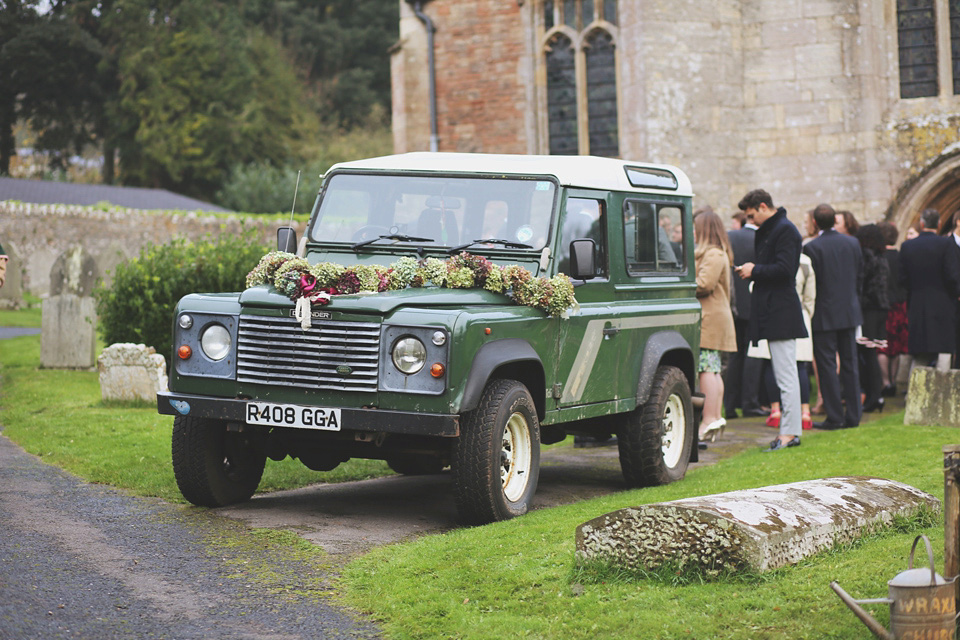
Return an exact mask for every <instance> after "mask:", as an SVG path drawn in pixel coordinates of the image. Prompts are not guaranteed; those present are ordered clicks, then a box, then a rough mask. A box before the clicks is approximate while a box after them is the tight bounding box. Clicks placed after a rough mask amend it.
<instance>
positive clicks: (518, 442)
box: [500, 413, 533, 502]
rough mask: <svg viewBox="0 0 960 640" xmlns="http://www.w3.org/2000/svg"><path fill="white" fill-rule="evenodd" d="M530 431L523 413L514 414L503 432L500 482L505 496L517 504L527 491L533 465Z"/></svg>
mask: <svg viewBox="0 0 960 640" xmlns="http://www.w3.org/2000/svg"><path fill="white" fill-rule="evenodd" d="M532 457H533V456H532V447H531V445H530V429H529V427H528V426H527V420H526V418H524V417H523V414H521V413H514V414H513V415H511V416H510V419H509V420H507V426H506V427H505V428H504V430H503V442H502V445H501V448H500V482H501V483H502V486H503V495H504V496H506V498H507V500H509V501H510V502H516V501H517V500H519V499H520V498H521V497H522V496H523V492H524V491H526V488H527V482H528V480H529V479H530V466H531V464H532Z"/></svg>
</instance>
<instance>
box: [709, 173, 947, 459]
mask: <svg viewBox="0 0 960 640" xmlns="http://www.w3.org/2000/svg"><path fill="white" fill-rule="evenodd" d="M738 209H739V211H738V212H737V213H735V214H733V215H732V216H731V218H730V221H729V225H725V224H724V221H723V219H722V218H721V216H720V215H718V214H717V213H715V212H714V211H713V210H711V209H709V208H707V209H705V210H701V211H698V212H696V213H695V215H694V242H695V244H696V250H695V253H694V258H695V264H696V276H697V297H698V298H699V299H700V302H701V306H702V309H703V313H702V321H701V336H700V362H699V383H700V390H701V392H702V393H703V394H704V408H703V414H702V420H701V423H700V425H699V437H700V446H701V448H705V447H706V446H708V445H707V443H708V442H710V441H715V440H716V439H717V438H719V437H722V435H723V431H724V428H725V426H726V419H727V418H733V417H737V416H738V411H739V412H741V414H742V415H744V416H765V417H766V422H767V424H768V425H769V426H771V427H776V428H778V429H779V433H778V436H777V437H776V438H774V439H773V441H771V443H770V445H769V447H768V448H767V449H766V451H781V450H786V449H788V448H790V447H796V446H799V445H800V438H801V435H802V432H803V430H808V429H824V430H834V429H849V428H853V427H857V426H858V425H859V424H860V419H861V416H862V414H863V412H871V411H882V410H883V408H884V403H885V398H888V397H891V396H894V395H896V394H897V392H898V391H899V392H901V393H906V391H907V390H906V389H899V390H898V389H897V383H896V381H897V378H898V373H899V372H898V365H899V363H900V361H901V358H900V356H901V355H904V354H906V355H909V356H911V357H912V365H911V366H918V365H919V366H936V367H940V368H949V367H953V368H960V211H957V212H954V213H953V214H951V215H941V213H940V212H939V211H936V210H933V209H928V210H925V211H922V212H919V214H918V216H917V221H916V223H915V224H914V225H912V226H911V227H910V228H909V229H908V230H907V231H906V233H905V238H904V240H903V242H902V243H900V233H899V230H898V229H897V227H896V226H895V225H893V224H892V223H890V222H887V221H883V222H878V223H871V224H863V225H861V224H860V223H859V222H858V220H857V219H856V217H855V216H854V215H853V213H851V212H850V211H836V210H834V208H833V207H832V206H831V205H829V204H825V203H824V204H819V205H817V206H816V207H814V208H813V209H811V210H810V211H808V212H807V213H806V216H805V219H804V232H803V233H801V232H800V230H799V229H797V227H796V225H794V224H793V223H792V222H791V221H790V220H789V219H788V218H787V212H786V210H785V209H784V208H783V207H777V206H775V205H774V202H773V199H772V196H771V195H770V194H769V193H768V192H766V191H764V190H763V189H755V190H753V191H751V192H749V193H747V194H746V195H745V196H744V197H743V199H742V200H741V201H740V202H739V203H738ZM726 226H729V230H727V229H725V227H726ZM898 243H899V247H898ZM811 378H813V379H814V381H815V382H814V386H815V387H816V390H817V393H816V404H815V405H814V406H813V407H811V406H810V400H811V397H812V395H813V394H812V390H811ZM814 416H818V417H820V416H822V419H821V420H818V421H814Z"/></svg>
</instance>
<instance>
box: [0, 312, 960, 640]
mask: <svg viewBox="0 0 960 640" xmlns="http://www.w3.org/2000/svg"><path fill="white" fill-rule="evenodd" d="M11 314H16V315H11ZM0 324H2V325H7V326H10V325H17V326H39V324H40V322H39V309H26V310H24V311H20V312H3V315H2V316H0ZM39 345H40V342H39V336H28V337H23V338H16V339H12V340H4V341H0V377H2V386H0V424H2V425H3V426H4V433H5V435H7V436H8V437H11V438H12V439H13V440H14V441H16V442H18V443H19V444H20V445H21V446H23V447H24V448H25V449H27V450H28V451H31V452H32V453H35V454H37V455H40V456H41V457H43V459H45V460H47V461H48V462H51V463H52V464H56V465H57V466H60V467H63V468H65V469H67V470H69V471H71V472H73V473H75V474H77V475H79V476H81V477H83V478H86V479H88V480H90V481H93V482H101V483H105V484H111V485H114V486H118V487H123V488H126V489H129V490H131V491H133V492H135V493H137V494H140V495H152V496H160V497H163V498H166V499H168V500H181V498H180V495H179V492H178V491H177V489H176V485H175V483H174V481H173V474H172V472H171V470H170V469H171V463H170V451H169V449H170V430H171V422H172V420H171V419H170V418H169V417H164V416H159V415H157V414H156V411H155V409H154V408H153V407H138V406H133V405H111V406H105V405H104V404H103V402H102V401H101V400H100V393H99V385H98V382H97V378H96V374H95V373H92V372H75V371H54V370H40V369H38V368H37V364H38V362H39V351H40V346H39ZM958 441H960V434H958V432H957V431H956V430H954V429H949V428H937V427H907V426H904V425H903V414H902V413H899V414H893V415H889V416H886V417H884V418H882V419H880V420H877V421H874V422H871V423H868V424H865V425H864V426H862V427H860V428H859V429H853V430H848V431H841V432H831V433H813V434H805V435H804V439H803V446H802V447H800V448H799V449H790V450H788V451H785V452H781V453H776V454H762V453H760V452H759V451H758V450H754V451H748V452H746V453H744V454H741V455H739V456H737V457H734V458H730V459H726V460H723V461H721V462H719V463H717V464H715V465H712V466H709V467H702V468H695V469H693V470H692V471H691V472H690V473H688V475H687V478H686V479H685V480H683V481H682V482H679V483H675V484H672V485H668V486H665V487H657V488H651V489H645V490H636V491H625V492H622V493H618V494H613V495H608V496H604V497H600V498H595V499H592V500H587V501H584V502H580V503H578V504H574V505H569V506H565V507H558V508H553V509H544V510H540V511H536V512H534V513H531V514H529V515H527V516H524V517H523V518H519V519H516V520H512V521H509V522H502V523H497V524H493V525H488V526H485V527H477V528H473V529H460V530H456V531H453V532H450V533H447V534H444V535H439V536H426V537H423V538H420V539H418V540H416V541H413V542H409V543H404V544H398V545H392V546H388V547H382V548H379V549H376V550H374V551H372V552H371V553H369V554H367V555H366V556H363V557H361V558H358V559H356V560H354V561H353V562H351V563H350V564H349V565H348V566H347V567H346V568H345V570H344V573H343V577H342V580H341V582H340V585H339V587H340V589H341V590H342V592H343V594H344V595H343V596H342V597H343V598H344V599H345V600H346V601H347V602H348V603H349V604H351V605H353V606H355V607H357V608H359V609H361V610H364V611H368V612H370V613H372V614H373V615H374V616H375V617H376V618H377V619H378V620H380V621H381V623H382V624H383V625H384V627H385V629H386V633H387V635H388V636H389V637H392V638H498V639H499V638H505V637H509V638H517V637H530V638H564V639H566V638H573V639H577V638H584V639H591V640H592V639H594V638H663V639H672V638H744V637H749V638H791V639H792V638H844V639H846V638H866V637H869V632H868V631H867V630H866V628H865V627H863V625H862V624H861V623H860V622H859V621H858V620H857V619H856V618H855V617H854V616H853V614H852V613H851V612H850V611H849V610H848V609H847V608H846V607H845V606H844V605H843V604H842V603H841V602H840V600H839V599H838V598H837V597H836V595H835V594H834V593H833V592H832V591H831V590H830V589H829V587H828V585H829V583H830V581H831V580H837V581H838V582H839V583H840V584H841V586H843V587H844V588H845V589H846V590H847V591H848V592H849V593H850V594H851V595H853V596H854V597H857V598H876V597H883V596H885V595H886V581H887V580H889V579H891V578H892V577H893V576H895V575H896V574H897V573H899V572H900V571H902V570H903V569H905V568H906V565H907V555H908V553H909V549H910V544H911V542H912V540H913V538H914V536H915V535H916V534H917V533H925V534H926V535H928V536H929V537H930V539H931V540H932V542H933V545H934V550H935V554H936V558H937V560H936V561H937V568H938V570H939V571H941V572H942V566H943V565H942V563H943V523H942V520H941V519H940V518H936V519H934V520H935V521H934V522H932V523H931V519H930V518H929V516H924V517H920V518H914V519H911V520H907V521H899V522H897V523H895V526H893V527H890V528H888V529H885V530H882V531H875V532H872V533H870V534H868V535H866V536H864V537H863V538H861V539H860V540H858V541H856V542H855V543H852V544H847V545H843V546H839V547H837V548H835V549H832V550H829V551H826V552H824V553H821V554H819V555H817V556H814V557H812V558H808V559H806V560H804V561H803V562H802V563H800V564H799V565H796V566H792V567H787V568H783V569H778V570H776V571H771V572H767V573H763V574H746V575H739V576H724V577H722V578H720V579H718V580H715V581H712V582H709V581H704V580H702V579H699V578H698V576H696V575H693V576H691V575H687V574H680V575H678V574H675V573H674V574H671V573H670V572H667V571H660V572H653V573H651V574H649V575H647V576H637V575H635V574H631V573H628V572H623V571H616V570H612V569H610V568H609V567H598V566H587V567H578V566H577V565H576V563H575V562H574V532H575V529H576V527H577V526H578V525H579V524H581V523H583V522H586V521H587V520H590V519H592V518H594V517H596V516H598V515H601V514H603V513H607V512H610V511H614V510H616V509H620V508H623V507H626V506H632V505H638V504H643V503H649V502H658V501H664V500H675V499H680V498H686V497H691V496H698V495H705V494H710V493H718V492H723V491H731V490H735V489H742V488H752V487H760V486H766V485H771V484H779V483H784V482H793V481H798V480H807V479H813V478H821V477H827V476H833V475H872V476H880V477H885V478H890V479H893V480H897V481H900V482H905V483H907V484H910V485H912V486H915V487H917V488H920V489H922V490H924V491H927V492H929V493H932V494H933V495H935V496H937V497H938V498H942V496H943V472H942V461H943V458H942V454H941V447H942V446H943V445H945V444H952V443H956V442H958ZM556 446H570V444H569V442H567V443H563V444H559V445H556ZM267 469H268V471H267V473H266V474H265V477H264V482H263V483H262V485H261V486H262V487H263V488H268V489H269V488H281V487H293V486H300V485H302V484H307V483H310V482H317V481H335V480H338V479H352V478H362V477H369V476H373V475H382V474H384V473H388V471H387V470H386V467H385V466H384V465H383V464H382V463H371V462H365V461H355V462H351V463H348V464H345V465H341V467H340V468H338V469H337V470H336V471H334V472H330V473H325V474H322V473H315V472H311V471H309V470H307V469H306V468H304V467H303V466H302V465H300V464H299V463H297V462H293V461H290V460H287V461H285V462H283V463H271V462H268V467H267ZM265 535H266V534H265ZM268 537H269V538H270V539H271V540H272V541H273V542H275V543H276V544H281V545H292V546H294V547H297V548H300V547H299V546H298V545H300V546H302V545H303V543H302V542H300V541H297V540H294V541H293V542H291V541H290V540H286V539H284V538H283V537H282V536H280V537H276V538H275V539H274V537H272V536H269V535H268ZM273 542H272V543H273ZM921 555H922V554H921ZM278 580H280V579H279V578H278ZM868 608H869V609H870V610H871V611H872V612H873V613H874V614H875V615H876V617H877V619H878V620H879V621H880V622H881V623H882V624H884V625H886V624H887V623H888V619H889V618H888V614H887V611H886V607H884V606H882V605H874V606H868Z"/></svg>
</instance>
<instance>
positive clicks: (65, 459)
mask: <svg viewBox="0 0 960 640" xmlns="http://www.w3.org/2000/svg"><path fill="white" fill-rule="evenodd" d="M34 311H35V313H34ZM3 313H4V315H3V317H2V318H0V323H2V324H3V325H5V326H39V309H36V310H33V309H28V310H26V311H23V312H3ZM8 313H11V314H12V313H16V314H20V315H18V316H17V317H16V318H14V317H13V316H9V315H7V314H8ZM33 315H35V316H36V318H34V317H33ZM34 320H36V323H35V324H33V322H34ZM16 323H20V324H16ZM39 363H40V336H39V335H34V336H24V337H20V338H13V339H9V340H2V341H0V378H2V385H0V425H2V426H3V434H4V435H5V436H7V437H8V438H10V439H11V440H13V441H14V442H16V443H17V444H19V445H20V446H21V447H23V448H24V449H25V450H26V451H28V452H29V453H32V454H34V455H37V456H40V457H41V458H43V460H45V461H46V462H48V463H50V464H53V465H56V466H58V467H61V468H63V469H66V470H67V471H69V472H71V473H73V474H75V475H77V476H79V477H81V478H83V479H84V480H87V481H89V482H95V483H101V484H108V485H112V486H115V487H119V488H122V489H127V490H129V491H131V492H133V493H135V494H137V495H142V496H156V497H160V498H164V499H165V500H170V501H174V502H183V497H182V496H181V495H180V491H179V490H178V489H177V485H176V481H175V480H174V477H173V468H172V461H171V457H170V455H171V454H170V437H171V431H172V429H173V418H172V417H170V416H162V415H159V414H158V413H157V409H156V406H154V405H152V404H150V405H148V404H146V403H144V404H138V403H109V404H106V403H104V402H103V401H102V400H101V397H100V382H99V378H98V375H97V373H96V372H95V371H63V370H56V369H40V368H39ZM390 473H392V472H391V471H390V469H389V468H388V467H387V465H386V463H384V462H382V461H379V460H351V461H349V462H346V463H344V464H341V465H340V466H339V467H337V468H336V469H334V470H333V471H327V472H323V473H320V472H316V471H311V470H310V469H307V468H306V467H305V466H303V465H302V464H301V463H300V462H298V461H296V460H291V459H290V458H287V459H286V460H283V461H281V462H273V461H271V460H268V461H267V468H266V470H265V471H264V474H263V480H262V481H261V483H260V489H259V490H260V491H261V492H262V491H275V490H279V489H290V488H295V487H302V486H306V485H308V484H314V483H318V482H345V481H348V480H359V479H364V478H372V477H376V476H382V475H387V474H390Z"/></svg>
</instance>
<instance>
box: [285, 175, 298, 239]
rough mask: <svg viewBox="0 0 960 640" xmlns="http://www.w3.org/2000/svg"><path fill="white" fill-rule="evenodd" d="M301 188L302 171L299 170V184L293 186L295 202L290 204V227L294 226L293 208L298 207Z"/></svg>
mask: <svg viewBox="0 0 960 640" xmlns="http://www.w3.org/2000/svg"><path fill="white" fill-rule="evenodd" d="M299 190H300V172H299V171H297V186H295V187H294V188H293V204H292V205H291V206H290V222H289V223H288V224H287V226H288V227H292V226H293V210H294V209H296V208H297V191H299Z"/></svg>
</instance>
